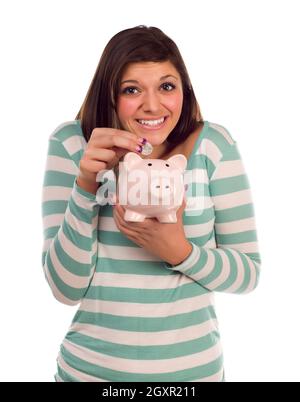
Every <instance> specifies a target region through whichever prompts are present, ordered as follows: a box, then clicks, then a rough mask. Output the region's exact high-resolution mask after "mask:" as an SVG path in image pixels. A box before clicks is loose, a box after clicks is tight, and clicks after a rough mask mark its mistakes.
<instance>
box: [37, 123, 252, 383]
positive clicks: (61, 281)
mask: <svg viewBox="0 0 300 402" xmlns="http://www.w3.org/2000/svg"><path fill="white" fill-rule="evenodd" d="M85 147H86V140H85V138H84V136H83V133H82V129H81V126H80V121H79V120H75V121H71V122H66V123H64V124H62V125H60V126H59V127H58V128H57V129H56V130H55V131H54V132H53V133H52V134H51V136H50V138H49V147H48V155H47V162H46V171H45V176H44V183H43V194H42V215H43V228H44V246H43V254H42V264H43V269H44V273H45V277H46V279H47V282H48V284H49V286H50V288H51V291H52V292H53V295H54V296H55V298H56V299H57V300H58V301H60V302H61V303H64V304H68V305H75V304H79V308H78V310H77V313H76V314H75V316H74V319H73V320H72V323H71V324H70V327H69V330H68V332H67V334H66V336H65V338H64V340H63V341H62V344H61V347H60V351H59V354H58V358H57V373H56V374H55V379H56V381H71V382H73V381H81V382H87V381H88V382H90V381H101V382H102V381H117V382H131V381H132V382H134V381H139V382H141V381H144V382H155V381H160V382H162V381H166V382H181V381H191V382H198V381H207V382H208V381H214V382H219V381H223V354H222V347H221V343H220V335H219V331H218V322H217V317H216V314H215V307H214V297H213V295H214V292H215V291H216V292H228V293H247V292H250V291H252V290H253V289H255V287H256V286H257V282H258V278H259V272H260V254H259V250H258V242H257V235H256V225H255V216H254V208H253V202H252V198H251V191H250V187H249V181H248V178H247V174H246V172H245V169H244V166H243V162H242V160H241V157H240V153H239V151H238V147H237V143H236V142H235V141H234V140H233V138H232V137H231V135H230V134H229V132H228V130H226V129H225V128H224V127H223V126H220V125H218V124H214V123H210V122H208V121H205V122H204V126H203V128H202V130H201V132H200V133H199V137H198V139H197V141H196V143H195V145H194V148H193V151H192V153H191V155H190V157H189V159H188V164H187V168H186V172H185V173H187V172H189V171H194V173H197V174H195V175H193V177H195V178H196V180H195V181H193V182H192V183H190V184H189V188H188V191H187V193H186V198H187V201H188V200H189V199H191V197H192V196H193V194H197V197H198V201H199V202H198V204H197V205H198V206H200V207H199V208H198V210H197V208H196V209H195V208H194V210H192V211H187V210H185V211H184V213H183V224H184V231H185V235H186V238H187V239H188V240H189V241H190V243H191V244H192V246H193V251H192V253H191V254H190V255H189V256H188V258H187V259H186V260H185V261H183V262H182V263H181V264H180V265H177V266H175V267H172V266H171V265H169V264H168V263H166V262H165V261H162V260H160V259H159V258H157V256H155V255H153V254H150V253H149V252H148V251H146V250H145V249H143V248H142V247H140V246H138V245H137V244H135V243H133V242H132V241H131V240H129V239H128V238H127V237H126V236H125V235H123V233H121V232H120V231H119V230H118V228H117V227H116V224H115V222H114V219H113V211H112V206H111V205H109V204H107V205H104V206H102V205H99V204H98V203H97V200H96V196H95V195H94V194H91V193H89V192H86V191H84V190H83V189H81V188H80V187H79V186H78V185H77V183H76V180H75V179H76V176H77V174H78V172H79V162H80V159H81V157H82V155H83V152H84V149H85ZM190 173H191V172H190Z"/></svg>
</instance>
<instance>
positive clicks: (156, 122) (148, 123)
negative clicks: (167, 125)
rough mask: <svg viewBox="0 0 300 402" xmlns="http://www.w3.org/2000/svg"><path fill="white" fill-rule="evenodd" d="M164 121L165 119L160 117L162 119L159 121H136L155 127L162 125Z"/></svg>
mask: <svg viewBox="0 0 300 402" xmlns="http://www.w3.org/2000/svg"><path fill="white" fill-rule="evenodd" d="M164 119H165V118H164V117H162V118H161V119H159V120H138V122H139V123H141V124H145V125H148V126H157V125H159V124H161V123H163V122H164Z"/></svg>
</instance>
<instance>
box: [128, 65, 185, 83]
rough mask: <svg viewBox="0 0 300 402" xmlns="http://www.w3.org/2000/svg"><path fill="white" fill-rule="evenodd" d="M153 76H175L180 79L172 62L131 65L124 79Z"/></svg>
mask: <svg viewBox="0 0 300 402" xmlns="http://www.w3.org/2000/svg"><path fill="white" fill-rule="evenodd" d="M145 74H146V75H148V74H149V75H151V76H153V75H154V74H155V75H156V74H161V76H163V75H167V74H174V75H175V76H177V77H179V73H178V71H177V70H176V68H175V67H174V65H173V64H172V63H171V62H170V61H164V62H152V61H149V62H148V61H147V62H139V63H130V64H129V65H128V66H127V67H126V68H125V70H124V72H123V74H122V79H127V78H134V76H137V75H139V76H140V75H145Z"/></svg>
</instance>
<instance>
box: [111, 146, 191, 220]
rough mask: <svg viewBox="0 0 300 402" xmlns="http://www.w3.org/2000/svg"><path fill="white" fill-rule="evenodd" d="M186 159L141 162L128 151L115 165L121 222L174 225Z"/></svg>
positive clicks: (172, 158) (140, 159)
mask: <svg viewBox="0 0 300 402" xmlns="http://www.w3.org/2000/svg"><path fill="white" fill-rule="evenodd" d="M186 165H187V159H186V157H185V156H184V155H182V154H177V155H174V156H171V157H170V158H169V159H167V160H163V159H142V158H141V157H140V156H139V155H137V154H135V153H134V152H128V153H127V154H126V155H125V157H124V160H123V162H120V163H119V178H118V190H117V191H118V198H119V203H120V204H121V205H123V207H124V208H125V215H124V219H125V220H126V221H131V222H143V221H144V219H145V218H157V219H158V221H159V222H163V223H176V222H177V216H176V211H177V210H178V208H179V207H180V206H181V205H182V201H183V197H184V192H185V187H184V182H183V173H184V170H185V168H186Z"/></svg>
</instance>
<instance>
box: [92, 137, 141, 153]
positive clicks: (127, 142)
mask: <svg viewBox="0 0 300 402" xmlns="http://www.w3.org/2000/svg"><path fill="white" fill-rule="evenodd" d="M138 138H139V137H138V136H136V135H133V136H123V135H122V136H120V135H102V136H101V137H98V138H97V139H94V140H93V141H92V142H91V144H90V146H92V147H93V148H94V147H95V148H113V149H115V148H117V149H119V150H120V149H121V150H122V151H124V150H125V152H128V151H131V152H135V151H137V150H138V146H139V145H141V141H139V139H138Z"/></svg>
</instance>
